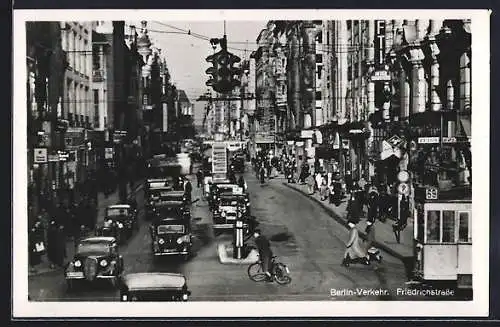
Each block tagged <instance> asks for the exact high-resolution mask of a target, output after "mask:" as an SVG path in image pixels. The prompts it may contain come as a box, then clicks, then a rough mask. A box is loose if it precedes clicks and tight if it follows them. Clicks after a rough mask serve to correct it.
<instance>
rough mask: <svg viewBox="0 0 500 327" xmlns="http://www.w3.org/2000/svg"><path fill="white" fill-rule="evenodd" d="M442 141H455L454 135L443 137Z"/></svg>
mask: <svg viewBox="0 0 500 327" xmlns="http://www.w3.org/2000/svg"><path fill="white" fill-rule="evenodd" d="M443 143H457V139H456V138H455V137H443Z"/></svg>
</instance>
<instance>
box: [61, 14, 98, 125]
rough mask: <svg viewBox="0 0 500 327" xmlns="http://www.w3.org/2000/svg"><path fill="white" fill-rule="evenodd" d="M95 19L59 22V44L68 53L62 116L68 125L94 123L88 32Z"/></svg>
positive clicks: (90, 51) (90, 45)
mask: <svg viewBox="0 0 500 327" xmlns="http://www.w3.org/2000/svg"><path fill="white" fill-rule="evenodd" d="M95 27H96V22H62V23H61V31H62V35H61V37H62V45H63V50H64V51H66V52H67V54H68V66H67V68H66V73H65V83H64V86H65V89H64V95H65V99H64V103H66V104H67V106H66V107H67V108H66V109H67V110H66V111H65V114H66V115H67V116H65V118H67V119H68V121H69V124H70V127H79V128H85V129H92V128H93V127H94V125H95V124H94V107H93V103H94V101H93V87H92V84H93V81H92V73H93V69H92V68H93V67H92V36H93V31H94V30H95Z"/></svg>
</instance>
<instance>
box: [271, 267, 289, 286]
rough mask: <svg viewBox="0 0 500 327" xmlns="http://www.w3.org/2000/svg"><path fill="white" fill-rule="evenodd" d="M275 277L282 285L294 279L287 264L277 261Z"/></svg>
mask: <svg viewBox="0 0 500 327" xmlns="http://www.w3.org/2000/svg"><path fill="white" fill-rule="evenodd" d="M274 279H275V280H276V282H277V283H278V284H280V285H286V284H289V283H290V282H291V281H292V278H291V277H290V276H289V275H288V272H287V268H286V266H285V265H284V264H282V263H275V268H274Z"/></svg>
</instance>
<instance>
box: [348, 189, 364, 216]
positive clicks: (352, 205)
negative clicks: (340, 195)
mask: <svg viewBox="0 0 500 327" xmlns="http://www.w3.org/2000/svg"><path fill="white" fill-rule="evenodd" d="M361 214H362V212H361V204H360V203H359V199H358V197H357V196H356V195H355V194H354V193H352V194H351V197H350V199H349V202H348V203H347V219H348V220H349V221H353V222H356V223H358V222H359V220H360V218H361Z"/></svg>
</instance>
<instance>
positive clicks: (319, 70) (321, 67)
mask: <svg viewBox="0 0 500 327" xmlns="http://www.w3.org/2000/svg"><path fill="white" fill-rule="evenodd" d="M316 68H317V72H316V74H317V76H318V79H321V73H322V71H323V66H317V67H316Z"/></svg>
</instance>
